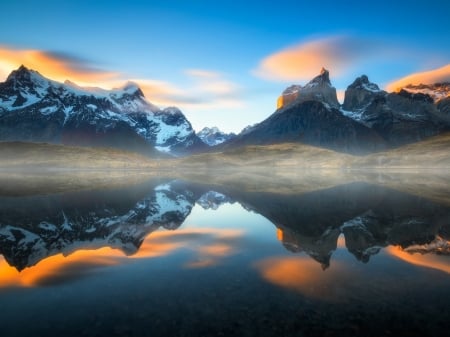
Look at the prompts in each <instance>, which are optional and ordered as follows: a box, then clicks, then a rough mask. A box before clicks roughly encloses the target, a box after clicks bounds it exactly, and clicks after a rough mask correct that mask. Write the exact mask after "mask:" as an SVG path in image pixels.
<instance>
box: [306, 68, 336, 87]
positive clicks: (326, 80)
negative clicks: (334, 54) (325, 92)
mask: <svg viewBox="0 0 450 337" xmlns="http://www.w3.org/2000/svg"><path fill="white" fill-rule="evenodd" d="M316 85H330V86H331V82H330V72H329V71H328V70H327V69H325V68H323V67H322V69H321V70H320V74H319V75H317V76H316V77H314V78H313V79H312V80H311V81H310V82H309V83H308V84H307V85H306V86H305V87H308V86H316Z"/></svg>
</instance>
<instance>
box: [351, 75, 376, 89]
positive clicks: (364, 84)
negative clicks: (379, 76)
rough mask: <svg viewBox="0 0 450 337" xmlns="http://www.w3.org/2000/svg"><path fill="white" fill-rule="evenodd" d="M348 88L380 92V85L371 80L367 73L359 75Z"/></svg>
mask: <svg viewBox="0 0 450 337" xmlns="http://www.w3.org/2000/svg"><path fill="white" fill-rule="evenodd" d="M347 89H363V90H367V91H372V92H379V91H381V90H380V87H378V85H377V84H375V83H372V82H370V81H369V77H368V76H367V75H361V76H359V77H357V78H356V79H355V80H354V81H353V83H352V84H350V85H349V86H348V88H347Z"/></svg>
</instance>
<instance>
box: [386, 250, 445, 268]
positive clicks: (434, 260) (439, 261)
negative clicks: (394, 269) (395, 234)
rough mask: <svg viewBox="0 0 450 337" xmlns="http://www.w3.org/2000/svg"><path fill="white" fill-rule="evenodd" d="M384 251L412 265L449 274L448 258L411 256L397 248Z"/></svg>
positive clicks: (443, 256)
mask: <svg viewBox="0 0 450 337" xmlns="http://www.w3.org/2000/svg"><path fill="white" fill-rule="evenodd" d="M385 251H386V252H387V253H388V254H390V255H392V256H394V257H396V258H398V259H400V260H402V261H405V262H407V263H410V264H412V265H415V266H419V267H425V268H431V269H436V270H440V271H443V272H444V273H447V274H450V261H449V259H448V256H445V255H436V254H419V253H414V254H411V253H409V252H406V251H405V250H404V249H402V248H401V247H398V246H390V247H387V248H386V249H385Z"/></svg>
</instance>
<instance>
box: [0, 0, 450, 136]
mask: <svg viewBox="0 0 450 337" xmlns="http://www.w3.org/2000/svg"><path fill="white" fill-rule="evenodd" d="M0 12H1V13H2V14H3V15H2V20H0V49H1V51H0V77H1V78H2V79H3V78H4V77H5V76H6V75H7V73H9V72H10V71H11V70H12V69H14V67H16V66H18V65H17V63H18V62H21V63H25V65H28V66H29V67H31V68H33V69H35V70H38V71H40V72H41V73H42V74H43V75H45V76H48V77H51V78H54V79H56V80H63V79H65V78H68V79H71V80H73V81H74V82H76V83H80V84H82V85H98V86H103V87H112V86H119V85H120V83H124V82H125V81H126V80H133V81H135V82H137V83H138V84H140V85H141V86H142V87H143V88H144V92H145V94H146V97H147V99H148V100H149V101H151V102H154V103H156V104H157V105H160V106H168V105H176V106H178V107H179V108H180V109H181V110H182V111H183V112H184V113H185V114H186V115H187V117H188V119H189V120H190V121H191V122H192V124H193V126H194V128H195V129H196V130H199V129H201V128H202V127H203V126H214V125H216V126H219V127H220V128H221V129H223V130H225V131H235V132H236V131H240V130H241V129H242V128H243V127H245V126H246V125H249V124H253V123H256V122H259V121H261V120H262V119H264V118H266V117H267V116H269V115H270V114H271V113H272V112H273V111H274V110H275V108H276V100H277V97H278V95H279V94H280V93H281V92H282V91H283V90H284V88H285V87H287V86H288V85H290V84H293V83H298V84H305V83H306V82H307V81H308V80H309V79H310V78H312V77H313V76H314V74H317V73H319V71H320V67H321V66H325V67H326V68H328V69H329V70H330V75H331V80H332V83H333V85H334V86H335V87H336V88H337V89H338V91H339V92H340V93H341V94H342V90H344V89H345V88H346V86H347V85H349V84H350V83H351V82H352V81H353V80H354V78H355V77H356V76H359V75H361V74H362V73H365V74H367V75H368V76H369V78H370V79H371V80H372V81H374V82H376V83H378V84H379V85H380V86H382V87H385V86H387V85H388V84H389V83H392V82H394V81H396V80H398V79H401V78H402V77H405V76H407V75H410V74H413V73H418V72H423V71H428V70H433V69H437V68H442V67H444V66H446V65H448V64H449V63H450V62H449V61H450V20H449V19H448V13H450V4H449V2H448V1H445V0H441V1H436V0H429V1H426V2H424V1H415V0H411V1H374V2H369V1H341V2H337V1H301V0H297V1H279V2H275V1H240V2H234V1H176V0H166V1H139V0H130V1H111V0H110V1H83V0H81V1H38V0H36V1H2V3H1V4H0ZM19 65H20V64H19ZM439 74H440V76H441V77H442V76H444V78H447V77H448V79H449V80H450V75H449V74H447V72H446V71H444V73H443V71H441V72H440V73H439ZM446 76H447V77H446Z"/></svg>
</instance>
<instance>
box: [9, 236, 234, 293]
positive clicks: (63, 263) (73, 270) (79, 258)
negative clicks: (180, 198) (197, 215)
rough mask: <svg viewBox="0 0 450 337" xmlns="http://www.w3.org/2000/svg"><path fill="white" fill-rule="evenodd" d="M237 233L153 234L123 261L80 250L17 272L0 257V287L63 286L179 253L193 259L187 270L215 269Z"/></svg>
mask: <svg viewBox="0 0 450 337" xmlns="http://www.w3.org/2000/svg"><path fill="white" fill-rule="evenodd" d="M242 235H243V231H241V230H237V229H216V228H196V229H179V230H177V231H176V232H171V231H156V232H153V233H152V234H151V235H149V236H148V237H147V238H146V239H145V240H144V241H143V243H142V245H141V247H140V249H139V250H138V252H137V253H136V254H134V255H132V256H128V257H126V256H125V255H124V253H123V252H122V251H120V250H118V249H112V248H109V247H104V248H101V249H96V250H87V249H80V250H78V251H76V252H74V253H72V254H70V255H68V256H64V255H63V254H57V255H54V256H50V257H48V258H46V259H44V260H42V261H40V262H39V263H38V264H37V265H35V266H33V267H30V268H26V269H24V270H22V271H21V272H19V271H17V270H16V269H15V268H14V267H12V266H10V265H8V264H7V262H6V260H5V259H4V258H3V257H1V256H0V287H36V286H45V285H53V284H59V283H65V282H69V281H73V280H76V279H79V278H81V277H85V276H87V275H89V274H92V273H96V272H97V271H98V270H99V269H100V268H105V267H109V266H115V265H121V264H125V263H126V262H127V259H145V258H155V257H161V256H167V255H170V254H172V253H174V252H175V251H177V250H180V249H187V250H190V251H192V252H193V253H194V256H196V257H195V259H194V260H192V261H188V262H186V264H185V267H187V268H203V267H209V266H213V265H216V264H217V263H218V262H219V260H220V259H221V258H223V257H225V256H228V255H231V254H233V253H234V252H235V248H236V247H235V246H236V245H235V242H234V240H235V239H236V238H237V237H240V236H242Z"/></svg>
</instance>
